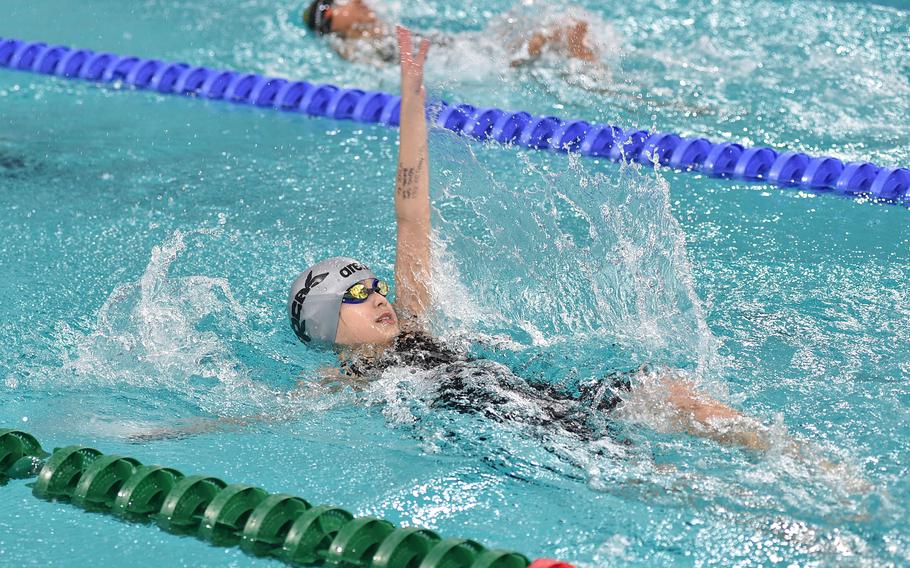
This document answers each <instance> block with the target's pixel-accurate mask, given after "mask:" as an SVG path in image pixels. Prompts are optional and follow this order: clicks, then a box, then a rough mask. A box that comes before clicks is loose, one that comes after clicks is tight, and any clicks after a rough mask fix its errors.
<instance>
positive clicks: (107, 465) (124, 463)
mask: <svg viewBox="0 0 910 568" xmlns="http://www.w3.org/2000/svg"><path fill="white" fill-rule="evenodd" d="M140 465H142V464H140V463H139V461H138V460H135V459H133V458H125V457H122V456H101V457H99V458H98V459H96V460H95V461H93V462H92V463H91V465H89V466H88V467H87V468H86V469H85V471H84V472H82V477H80V478H79V483H78V484H77V485H76V490H75V491H73V494H72V499H73V504H74V505H77V506H79V507H82V508H83V509H88V510H92V511H95V510H104V509H110V508H111V507H112V506H113V505H114V499H116V498H117V492H118V491H119V490H120V486H121V485H123V482H124V481H126V480H127V479H128V478H129V477H130V476H131V475H133V474H134V473H136V468H137V467H139V466H140Z"/></svg>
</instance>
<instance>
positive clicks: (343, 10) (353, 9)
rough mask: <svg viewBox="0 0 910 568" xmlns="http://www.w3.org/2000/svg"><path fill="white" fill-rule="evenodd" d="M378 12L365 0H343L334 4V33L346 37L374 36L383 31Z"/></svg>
mask: <svg viewBox="0 0 910 568" xmlns="http://www.w3.org/2000/svg"><path fill="white" fill-rule="evenodd" d="M380 28H381V26H380V23H379V18H377V17H376V13H375V12H374V11H373V10H370V8H369V7H368V6H367V5H366V4H364V3H363V0H346V1H345V0H342V1H340V2H337V3H336V4H335V5H334V6H332V33H334V34H337V35H340V36H341V37H344V38H362V37H373V36H376V35H379V34H380V33H381V31H382V30H381V29H380Z"/></svg>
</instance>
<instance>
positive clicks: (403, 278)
mask: <svg viewBox="0 0 910 568" xmlns="http://www.w3.org/2000/svg"><path fill="white" fill-rule="evenodd" d="M396 33H397V35H398V49H399V52H400V54H401V127H400V129H399V146H398V173H397V175H396V179H395V216H396V219H397V224H398V240H397V248H396V255H395V290H396V292H395V296H396V300H395V305H396V308H398V309H400V310H401V311H402V312H403V313H405V314H407V315H410V316H412V317H420V316H422V315H423V314H424V313H426V310H427V307H428V306H429V296H430V294H429V289H428V288H427V284H428V282H429V279H430V173H429V153H428V151H427V119H426V110H425V101H426V90H425V89H424V87H423V63H424V61H425V60H426V56H427V50H428V49H429V48H430V43H429V42H428V41H427V40H426V39H424V40H423V41H421V43H420V49H419V51H418V52H417V53H413V52H412V46H411V32H410V31H409V30H408V29H406V28H403V27H401V26H398V27H397V28H396Z"/></svg>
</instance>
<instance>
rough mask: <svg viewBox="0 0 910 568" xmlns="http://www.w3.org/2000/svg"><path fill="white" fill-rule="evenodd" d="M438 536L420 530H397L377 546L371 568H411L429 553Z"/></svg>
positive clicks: (413, 528) (429, 531)
mask: <svg viewBox="0 0 910 568" xmlns="http://www.w3.org/2000/svg"><path fill="white" fill-rule="evenodd" d="M439 540H440V539H439V535H437V534H436V533H434V532H433V531H431V530H427V529H421V528H415V527H412V528H406V529H397V530H395V531H394V532H392V534H390V535H389V536H388V537H386V539H385V540H383V541H382V544H380V545H379V549H378V550H376V554H374V555H373V564H372V566H373V568H411V567H413V566H416V565H417V564H418V563H419V562H420V561H421V560H423V559H424V557H426V555H427V554H429V553H430V549H431V548H433V546H434V545H435V544H436V543H437V542H439Z"/></svg>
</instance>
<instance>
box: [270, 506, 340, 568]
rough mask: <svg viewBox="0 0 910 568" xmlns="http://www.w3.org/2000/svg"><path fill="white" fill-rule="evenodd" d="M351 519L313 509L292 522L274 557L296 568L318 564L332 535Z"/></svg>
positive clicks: (333, 511)
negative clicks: (297, 567)
mask: <svg viewBox="0 0 910 568" xmlns="http://www.w3.org/2000/svg"><path fill="white" fill-rule="evenodd" d="M353 519H354V515H352V514H350V513H348V512H347V511H345V510H344V509H339V508H337V507H331V506H329V505H320V506H318V507H313V508H312V509H310V510H309V511H306V512H305V513H303V514H302V515H300V517H298V518H297V520H296V521H294V524H293V525H291V528H290V530H288V536H287V537H286V538H285V539H284V545H283V546H282V547H281V550H279V551H275V552H274V555H275V556H277V557H279V558H281V559H282V560H284V561H285V562H288V563H290V564H294V565H296V566H307V565H310V564H322V563H323V561H324V560H325V556H326V553H327V552H328V550H329V546H331V544H332V541H333V540H334V539H335V535H337V534H338V531H340V530H341V528H342V527H344V526H345V525H347V524H348V523H350V522H351V521H353Z"/></svg>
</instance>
